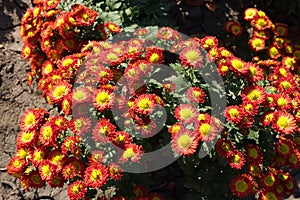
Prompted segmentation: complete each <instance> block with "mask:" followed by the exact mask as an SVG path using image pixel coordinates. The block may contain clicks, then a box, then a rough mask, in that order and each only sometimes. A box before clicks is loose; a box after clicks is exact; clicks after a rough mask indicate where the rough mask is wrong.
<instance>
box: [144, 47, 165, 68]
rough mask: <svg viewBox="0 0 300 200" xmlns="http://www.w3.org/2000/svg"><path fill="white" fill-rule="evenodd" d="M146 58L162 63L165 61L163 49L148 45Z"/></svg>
mask: <svg viewBox="0 0 300 200" xmlns="http://www.w3.org/2000/svg"><path fill="white" fill-rule="evenodd" d="M145 57H146V60H147V61H148V62H150V63H157V64H161V63H163V62H164V55H163V49H161V48H159V47H155V46H153V47H148V48H146V55H145Z"/></svg>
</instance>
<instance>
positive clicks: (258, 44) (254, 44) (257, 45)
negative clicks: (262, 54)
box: [248, 36, 265, 52]
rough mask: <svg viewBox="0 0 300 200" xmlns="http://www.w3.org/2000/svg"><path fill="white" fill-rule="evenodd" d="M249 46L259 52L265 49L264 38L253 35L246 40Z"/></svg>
mask: <svg viewBox="0 0 300 200" xmlns="http://www.w3.org/2000/svg"><path fill="white" fill-rule="evenodd" d="M248 44H249V46H250V48H251V49H252V50H253V51H255V52H259V51H262V50H264V49H265V40H264V39H263V38H261V37H257V36H253V37H251V39H250V40H249V42H248Z"/></svg>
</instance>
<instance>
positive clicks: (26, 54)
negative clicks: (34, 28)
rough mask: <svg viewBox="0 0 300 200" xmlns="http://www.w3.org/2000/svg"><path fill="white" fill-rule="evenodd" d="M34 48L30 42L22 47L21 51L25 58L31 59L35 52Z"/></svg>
mask: <svg viewBox="0 0 300 200" xmlns="http://www.w3.org/2000/svg"><path fill="white" fill-rule="evenodd" d="M33 50H34V48H33V47H32V46H31V45H30V44H28V43H27V44H26V43H25V44H24V45H23V47H22V51H21V55H22V57H23V59H24V60H27V59H29V58H30V57H31V56H32V54H33Z"/></svg>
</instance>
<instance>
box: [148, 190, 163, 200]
mask: <svg viewBox="0 0 300 200" xmlns="http://www.w3.org/2000/svg"><path fill="white" fill-rule="evenodd" d="M147 198H148V199H149V200H164V198H163V196H162V195H160V194H158V193H157V192H152V193H150V194H149V196H148V197H147Z"/></svg>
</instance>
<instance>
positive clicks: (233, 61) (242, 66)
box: [227, 57, 248, 75]
mask: <svg viewBox="0 0 300 200" xmlns="http://www.w3.org/2000/svg"><path fill="white" fill-rule="evenodd" d="M227 63H228V64H229V68H230V69H231V70H232V71H234V72H236V73H237V74H238V75H240V74H246V73H247V71H248V65H247V64H246V63H245V62H244V61H243V60H241V59H240V58H237V57H231V58H228V59H227Z"/></svg>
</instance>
